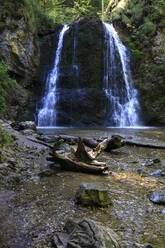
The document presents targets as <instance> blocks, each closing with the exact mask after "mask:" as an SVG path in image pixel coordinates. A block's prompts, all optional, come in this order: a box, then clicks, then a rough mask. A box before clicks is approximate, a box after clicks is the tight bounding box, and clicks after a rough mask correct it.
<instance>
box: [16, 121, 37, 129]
mask: <svg viewBox="0 0 165 248" xmlns="http://www.w3.org/2000/svg"><path fill="white" fill-rule="evenodd" d="M11 126H12V128H14V129H15V130H17V131H22V130H26V129H28V130H29V129H30V130H36V124H35V123H34V122H33V121H22V122H17V121H16V122H13V123H12V124H11Z"/></svg>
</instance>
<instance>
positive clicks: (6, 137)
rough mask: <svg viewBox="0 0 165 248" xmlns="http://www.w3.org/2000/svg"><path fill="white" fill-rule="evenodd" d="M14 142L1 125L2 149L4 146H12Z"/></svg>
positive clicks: (0, 142) (0, 144)
mask: <svg viewBox="0 0 165 248" xmlns="http://www.w3.org/2000/svg"><path fill="white" fill-rule="evenodd" d="M12 142H13V139H12V137H11V135H10V134H9V133H8V132H7V131H6V130H4V129H3V127H2V125H1V123H0V148H2V147H4V146H10V145H11V144H12Z"/></svg>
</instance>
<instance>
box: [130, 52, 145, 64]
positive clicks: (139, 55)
mask: <svg viewBox="0 0 165 248" xmlns="http://www.w3.org/2000/svg"><path fill="white" fill-rule="evenodd" d="M131 51H132V54H133V59H134V60H135V62H138V61H139V60H140V59H141V58H142V56H143V51H140V50H138V49H132V50H131Z"/></svg>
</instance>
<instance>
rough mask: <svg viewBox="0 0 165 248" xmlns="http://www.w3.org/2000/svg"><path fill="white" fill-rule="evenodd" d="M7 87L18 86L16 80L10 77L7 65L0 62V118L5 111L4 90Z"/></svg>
mask: <svg viewBox="0 0 165 248" xmlns="http://www.w3.org/2000/svg"><path fill="white" fill-rule="evenodd" d="M7 87H11V88H13V89H14V88H16V87H18V84H17V82H16V81H15V80H14V79H12V78H10V76H9V74H8V66H7V65H6V64H5V63H3V62H0V118H3V117H4V115H5V112H6V101H7V99H6V90H7Z"/></svg>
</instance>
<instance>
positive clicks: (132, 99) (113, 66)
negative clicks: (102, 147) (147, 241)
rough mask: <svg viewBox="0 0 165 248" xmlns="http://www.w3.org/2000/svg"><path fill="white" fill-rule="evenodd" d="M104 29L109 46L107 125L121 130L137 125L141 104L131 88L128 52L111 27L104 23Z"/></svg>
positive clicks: (105, 72) (107, 56)
mask: <svg viewBox="0 0 165 248" xmlns="http://www.w3.org/2000/svg"><path fill="white" fill-rule="evenodd" d="M103 26H104V30H105V43H106V49H105V55H104V91H105V94H106V97H107V105H106V111H107V113H108V114H107V117H106V124H107V125H114V126H118V127H126V126H129V127H130V126H132V127H133V126H138V125H139V118H138V109H139V103H138V98H137V90H136V89H134V88H133V85H132V78H131V70H130V58H129V53H128V50H127V48H126V47H125V46H124V45H123V43H122V42H121V40H120V39H119V36H118V34H117V32H116V31H115V29H114V27H113V25H112V24H109V23H103ZM119 74H120V75H119ZM121 76H122V77H123V82H122V81H121V79H120V78H121Z"/></svg>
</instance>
